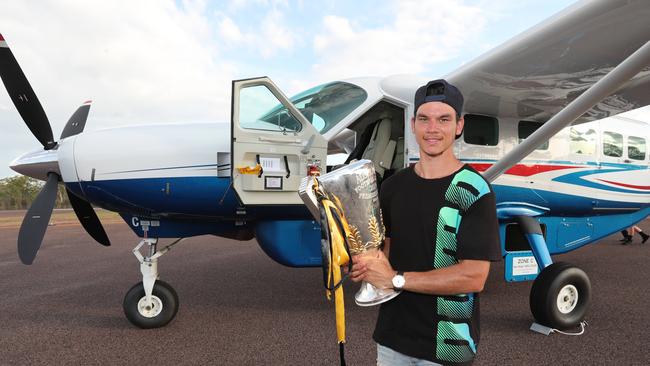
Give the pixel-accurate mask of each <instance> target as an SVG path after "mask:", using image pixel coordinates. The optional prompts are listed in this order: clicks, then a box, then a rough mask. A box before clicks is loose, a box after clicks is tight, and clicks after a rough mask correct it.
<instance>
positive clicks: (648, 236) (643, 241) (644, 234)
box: [639, 233, 650, 244]
mask: <svg viewBox="0 0 650 366" xmlns="http://www.w3.org/2000/svg"><path fill="white" fill-rule="evenodd" d="M639 235H641V237H642V238H643V240H641V243H642V244H643V243H645V242H646V241H647V240H648V238H650V235H648V234H646V233H639Z"/></svg>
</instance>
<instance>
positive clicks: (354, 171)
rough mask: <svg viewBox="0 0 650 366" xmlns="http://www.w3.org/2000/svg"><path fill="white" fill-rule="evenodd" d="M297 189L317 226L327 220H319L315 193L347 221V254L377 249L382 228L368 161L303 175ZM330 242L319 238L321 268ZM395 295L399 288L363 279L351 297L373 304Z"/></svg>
mask: <svg viewBox="0 0 650 366" xmlns="http://www.w3.org/2000/svg"><path fill="white" fill-rule="evenodd" d="M315 180H317V182H315ZM314 187H316V189H314ZM299 193H300V197H301V198H302V200H303V201H304V203H305V205H306V206H307V207H308V208H309V210H310V211H311V213H312V214H313V215H314V217H315V218H316V220H317V221H320V222H321V230H327V227H326V226H325V225H327V222H323V215H321V209H322V208H321V207H319V204H320V203H319V202H320V201H319V197H320V198H323V197H325V198H327V199H329V200H330V201H332V202H333V203H334V204H335V205H336V206H337V207H338V209H339V210H340V211H341V213H342V215H343V216H344V220H345V221H347V225H345V226H347V228H346V229H345V230H343V229H342V231H344V232H345V236H346V242H347V246H348V248H349V252H350V255H353V256H354V255H359V254H363V253H367V252H369V251H376V250H381V249H380V246H381V244H382V243H383V241H384V238H385V231H386V230H385V227H384V223H383V218H382V214H381V208H380V206H379V194H378V192H377V177H376V175H375V168H374V165H373V163H372V161H370V160H359V161H357V162H355V163H352V164H349V165H347V166H345V167H342V168H340V169H337V170H335V171H332V172H330V173H327V174H324V175H322V176H320V177H307V178H304V179H303V181H302V184H301V187H300V190H299ZM325 221H326V220H325ZM331 245H332V244H331V240H330V238H329V237H328V238H327V239H324V240H321V250H322V252H323V266H324V267H323V268H324V269H325V268H327V267H326V266H329V262H330V261H331V260H332V258H331V256H330V253H331V252H330V247H329V246H331ZM397 295H399V291H395V290H394V289H392V288H391V289H379V288H376V287H375V286H373V285H371V284H370V283H367V282H365V281H364V282H362V284H361V289H360V290H359V291H358V292H357V293H356V295H355V296H354V300H355V302H356V303H357V305H359V306H373V305H378V304H381V303H383V302H386V301H388V300H390V299H392V298H394V297H395V296H397Z"/></svg>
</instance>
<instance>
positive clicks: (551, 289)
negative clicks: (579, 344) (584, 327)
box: [530, 262, 591, 330]
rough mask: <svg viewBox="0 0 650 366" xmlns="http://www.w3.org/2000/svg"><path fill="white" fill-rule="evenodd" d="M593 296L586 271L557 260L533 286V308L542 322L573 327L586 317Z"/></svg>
mask: <svg viewBox="0 0 650 366" xmlns="http://www.w3.org/2000/svg"><path fill="white" fill-rule="evenodd" d="M590 296H591V283H590V282H589V277H587V274H586V273H585V272H584V271H583V270H581V269H580V268H578V267H575V266H572V265H570V264H569V263H565V262H558V263H553V264H551V265H550V266H548V267H546V268H544V269H543V270H542V272H541V273H540V274H539V276H537V279H535V282H534V283H533V287H532V288H531V289H530V311H531V312H532V313H533V316H534V317H535V320H536V321H537V322H538V323H539V324H543V325H546V326H548V327H551V328H556V329H560V330H564V329H569V328H573V327H576V326H578V325H579V324H580V322H581V321H582V319H584V317H585V313H586V312H587V307H588V306H589V298H590Z"/></svg>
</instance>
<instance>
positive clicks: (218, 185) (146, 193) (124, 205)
mask: <svg viewBox="0 0 650 366" xmlns="http://www.w3.org/2000/svg"><path fill="white" fill-rule="evenodd" d="M230 182H231V180H230V177H223V178H220V177H174V178H145V179H116V180H101V181H91V182H79V186H80V188H81V189H82V190H83V195H84V196H85V197H86V199H87V200H89V201H90V202H92V203H94V204H96V205H98V206H101V207H105V208H107V209H109V210H112V211H117V212H121V213H134V214H140V215H156V216H159V215H160V216H168V215H171V216H173V215H179V214H180V215H194V216H231V217H232V216H234V215H235V210H236V208H237V206H238V199H237V196H236V194H235V191H234V189H233V188H232V186H231V185H230ZM66 185H67V186H68V187H69V188H70V189H72V190H73V191H74V192H75V193H81V192H79V189H78V188H77V187H75V185H77V183H76V182H73V183H66Z"/></svg>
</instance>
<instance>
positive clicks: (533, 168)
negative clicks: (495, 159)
mask: <svg viewBox="0 0 650 366" xmlns="http://www.w3.org/2000/svg"><path fill="white" fill-rule="evenodd" d="M469 165H470V166H471V167H472V168H474V169H476V170H477V171H479V172H484V171H486V170H488V168H490V167H491V166H492V165H494V164H488V163H469ZM575 168H580V167H579V166H566V165H525V164H517V165H515V166H513V167H512V168H510V169H508V170H506V172H505V174H510V175H518V176H520V177H530V176H531V175H535V174H539V173H546V172H551V171H554V170H562V169H575Z"/></svg>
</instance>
